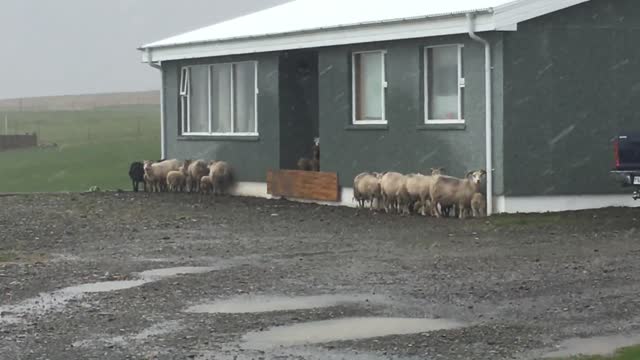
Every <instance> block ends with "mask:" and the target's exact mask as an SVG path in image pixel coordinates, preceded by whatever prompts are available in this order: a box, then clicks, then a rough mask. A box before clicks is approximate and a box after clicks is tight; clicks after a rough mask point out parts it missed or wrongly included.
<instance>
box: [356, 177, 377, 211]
mask: <svg viewBox="0 0 640 360" xmlns="http://www.w3.org/2000/svg"><path fill="white" fill-rule="evenodd" d="M381 178H382V174H379V173H369V172H363V173H360V174H358V175H357V176H356V177H355V178H354V179H353V198H354V200H356V201H357V202H358V205H359V206H360V208H364V205H365V202H367V201H369V202H370V206H369V210H373V203H374V201H377V207H378V209H379V208H380V203H381V200H382V194H381V190H380V179H381Z"/></svg>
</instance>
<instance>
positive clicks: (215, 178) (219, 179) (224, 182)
mask: <svg viewBox="0 0 640 360" xmlns="http://www.w3.org/2000/svg"><path fill="white" fill-rule="evenodd" d="M209 176H210V177H211V182H212V184H213V193H214V194H215V195H217V194H223V193H225V191H226V190H227V189H228V187H229V186H230V185H231V182H232V181H233V174H232V170H231V166H229V164H228V163H227V162H226V161H211V162H210V163H209Z"/></svg>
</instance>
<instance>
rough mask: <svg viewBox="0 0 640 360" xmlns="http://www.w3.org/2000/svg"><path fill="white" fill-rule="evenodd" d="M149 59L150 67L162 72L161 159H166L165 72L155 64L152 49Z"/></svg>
mask: <svg viewBox="0 0 640 360" xmlns="http://www.w3.org/2000/svg"><path fill="white" fill-rule="evenodd" d="M147 58H148V59H149V62H148V64H149V66H151V67H152V68H154V69H158V70H160V159H166V158H167V146H166V137H165V129H164V72H163V71H162V66H161V63H160V62H158V63H154V62H153V60H152V59H151V49H147Z"/></svg>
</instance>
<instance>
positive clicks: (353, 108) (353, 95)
mask: <svg viewBox="0 0 640 360" xmlns="http://www.w3.org/2000/svg"><path fill="white" fill-rule="evenodd" d="M374 53H379V54H380V55H381V56H382V74H381V76H382V97H381V99H382V104H381V105H382V119H381V120H360V119H356V62H355V58H356V55H360V54H374ZM386 55H387V51H386V50H368V51H357V52H353V53H352V54H351V123H352V124H353V125H385V124H387V115H386V110H387V109H386V107H387V106H386V102H387V99H386V89H387V85H388V84H387V76H386Z"/></svg>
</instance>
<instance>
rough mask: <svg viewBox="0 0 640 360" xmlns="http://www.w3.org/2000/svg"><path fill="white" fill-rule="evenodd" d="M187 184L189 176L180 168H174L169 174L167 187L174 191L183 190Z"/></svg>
mask: <svg viewBox="0 0 640 360" xmlns="http://www.w3.org/2000/svg"><path fill="white" fill-rule="evenodd" d="M186 184H187V177H186V176H185V174H184V172H182V171H180V170H172V171H169V173H168V174H167V187H168V189H169V191H172V192H182V191H184V189H185V186H186Z"/></svg>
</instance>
